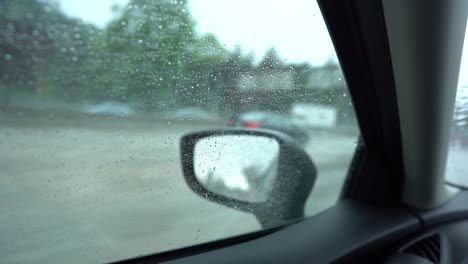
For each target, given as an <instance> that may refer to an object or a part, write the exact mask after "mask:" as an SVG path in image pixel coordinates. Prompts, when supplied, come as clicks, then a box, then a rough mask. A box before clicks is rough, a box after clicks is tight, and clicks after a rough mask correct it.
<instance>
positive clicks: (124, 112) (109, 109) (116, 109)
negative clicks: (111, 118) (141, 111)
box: [86, 101, 135, 116]
mask: <svg viewBox="0 0 468 264" xmlns="http://www.w3.org/2000/svg"><path fill="white" fill-rule="evenodd" d="M86 112H88V113H91V114H105V115H115V116H130V115H133V114H134V113H135V111H134V110H133V109H132V108H131V107H130V106H128V105H127V104H125V103H121V102H115V101H107V102H103V103H100V104H97V105H95V106H93V107H90V108H89V109H88V110H87V111H86Z"/></svg>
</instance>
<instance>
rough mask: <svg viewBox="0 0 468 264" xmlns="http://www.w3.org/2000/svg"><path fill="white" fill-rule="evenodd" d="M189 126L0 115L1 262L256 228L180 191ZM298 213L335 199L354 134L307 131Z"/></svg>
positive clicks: (84, 257) (105, 257)
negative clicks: (304, 187)
mask: <svg viewBox="0 0 468 264" xmlns="http://www.w3.org/2000/svg"><path fill="white" fill-rule="evenodd" d="M216 126H217V125H213V124H203V123H197V122H186V123H181V122H171V121H167V122H166V121H158V122H148V120H138V119H135V120H130V119H122V118H83V117H75V116H71V117H69V118H63V117H56V116H53V115H52V116H50V115H47V116H41V115H39V116H36V117H34V118H31V117H25V116H24V115H21V114H20V115H15V116H13V117H12V116H11V115H5V114H2V115H0V168H1V170H0V207H1V208H2V214H1V215H0V256H2V257H1V260H0V262H1V263H102V262H109V261H115V260H119V259H124V258H129V257H134V256H138V255H145V254H149V253H153V252H162V251H167V250H171V249H175V248H181V247H185V246H189V245H193V244H198V243H203V242H208V241H213V240H216V239H220V238H225V237H230V236H234V235H238V234H243V233H247V232H251V231H256V230H259V229H260V226H259V224H258V223H257V221H256V220H255V218H254V217H253V216H252V215H249V214H246V213H243V212H238V211H236V210H233V209H229V208H226V207H223V206H221V205H217V204H214V203H211V202H208V201H206V200H204V199H202V198H200V197H198V196H197V195H195V194H194V193H193V192H192V191H191V190H190V189H189V188H188V186H187V185H186V184H185V182H184V181H183V178H182V171H181V166H180V158H179V138H180V137H181V136H182V135H183V134H185V133H187V132H190V131H194V130H200V129H208V128H213V127H216ZM311 138H312V139H311V141H310V142H309V143H308V145H307V146H305V149H306V150H307V152H308V153H310V155H311V157H312V159H313V161H314V162H315V164H316V166H317V168H318V172H319V175H318V180H317V183H316V186H315V188H314V190H313V192H312V194H311V196H310V198H309V200H308V202H307V205H306V213H307V215H312V214H315V213H317V212H319V211H321V210H323V209H325V208H327V207H329V206H331V205H333V204H334V202H335V201H336V199H337V197H338V194H339V190H340V189H341V186H342V183H343V181H344V177H345V174H346V171H347V168H348V165H349V162H350V159H351V156H352V154H353V151H354V148H355V145H354V144H355V136H350V135H343V134H338V133H330V132H325V131H322V132H320V131H316V132H314V133H313V134H312V135H311Z"/></svg>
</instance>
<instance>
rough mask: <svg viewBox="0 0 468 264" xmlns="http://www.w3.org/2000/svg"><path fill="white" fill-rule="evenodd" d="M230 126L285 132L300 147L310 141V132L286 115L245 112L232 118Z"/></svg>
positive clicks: (229, 121) (228, 123)
mask: <svg viewBox="0 0 468 264" xmlns="http://www.w3.org/2000/svg"><path fill="white" fill-rule="evenodd" d="M227 125H228V126H232V127H244V128H264V129H271V130H276V131H279V132H283V133H285V134H287V135H289V136H290V137H292V138H293V139H294V140H295V141H296V142H297V143H298V144H299V145H303V144H305V143H307V142H308V141H309V133H308V131H307V130H306V129H305V128H303V127H301V126H299V125H298V124H297V123H296V122H295V121H294V120H293V119H292V118H291V117H289V116H288V115H285V114H280V113H273V112H266V111H253V112H245V113H242V114H240V115H239V116H232V117H231V118H230V119H229V120H228V122H227Z"/></svg>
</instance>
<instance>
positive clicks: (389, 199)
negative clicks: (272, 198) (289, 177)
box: [117, 0, 468, 264]
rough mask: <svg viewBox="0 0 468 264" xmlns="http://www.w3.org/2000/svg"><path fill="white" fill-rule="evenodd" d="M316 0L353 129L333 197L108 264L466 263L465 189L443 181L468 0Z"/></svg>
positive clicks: (467, 197) (467, 212) (467, 221)
mask: <svg viewBox="0 0 468 264" xmlns="http://www.w3.org/2000/svg"><path fill="white" fill-rule="evenodd" d="M318 2H319V6H320V8H321V11H322V13H323V16H324V18H325V21H326V24H327V27H328V30H329V32H330V34H331V38H332V40H333V43H334V46H335V48H336V51H337V55H338V58H339V61H340V64H341V66H342V69H343V72H344V75H345V78H346V81H347V84H348V87H349V90H350V95H351V97H352V101H353V104H354V107H355V111H356V115H357V119H358V122H359V126H360V131H361V138H360V140H359V143H358V144H359V145H358V148H357V150H356V153H355V156H354V158H353V160H352V165H351V168H350V170H349V172H348V177H347V181H346V183H345V187H344V189H343V190H342V193H341V199H340V200H339V202H338V203H337V204H336V205H335V206H333V207H331V208H329V209H327V210H325V211H323V212H321V213H319V214H318V215H316V216H313V217H310V218H306V219H303V220H298V221H296V223H294V224H291V225H287V226H284V227H276V228H272V229H267V230H264V231H260V232H257V233H252V234H248V235H242V236H237V237H233V238H228V239H223V240H219V241H214V242H210V243H205V244H201V245H196V246H192V247H187V248H183V249H178V250H174V251H168V252H164V253H159V254H154V255H148V256H143V257H139V258H134V259H128V260H124V261H121V262H117V263H157V262H164V261H170V263H415V264H416V263H468V251H467V250H466V248H467V245H468V207H467V204H468V194H467V192H466V191H465V190H464V189H463V188H460V187H457V186H449V185H447V184H446V183H445V180H444V172H445V165H446V160H447V152H448V144H449V134H450V122H451V118H452V113H453V105H454V100H455V93H456V87H457V80H458V74H459V68H460V60H461V59H460V58H461V55H462V48H463V40H464V35H465V28H466V22H467V15H468V1H464V0H447V1H438V0H355V1H339V0H319V1H318ZM309 169H312V168H309ZM215 198H216V197H214V198H213V197H211V200H212V201H215V202H219V199H218V200H216V199H215ZM208 199H209V200H210V198H208ZM296 216H297V215H296Z"/></svg>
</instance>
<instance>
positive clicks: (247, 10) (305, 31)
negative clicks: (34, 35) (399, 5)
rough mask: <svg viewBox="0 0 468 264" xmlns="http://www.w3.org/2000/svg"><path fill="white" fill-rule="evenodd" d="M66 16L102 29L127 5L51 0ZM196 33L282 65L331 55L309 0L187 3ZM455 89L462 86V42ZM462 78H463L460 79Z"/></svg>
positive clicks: (121, 0) (108, 0) (465, 81)
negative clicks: (270, 52) (273, 54)
mask: <svg viewBox="0 0 468 264" xmlns="http://www.w3.org/2000/svg"><path fill="white" fill-rule="evenodd" d="M56 1H57V2H58V4H59V6H60V7H61V9H62V10H63V11H64V12H65V13H66V14H68V15H69V16H72V17H75V18H80V19H82V20H83V21H85V22H88V23H92V24H95V25H97V26H99V27H105V25H106V24H107V23H108V22H110V21H111V20H112V19H113V18H114V15H115V14H113V12H112V10H111V7H112V6H113V5H114V4H118V5H120V6H125V4H127V3H128V0H56ZM90 7H92V8H90ZM189 9H190V12H191V14H192V17H193V18H194V20H195V22H196V24H197V29H196V30H197V32H198V33H199V34H204V33H214V34H215V35H216V36H217V37H218V39H219V40H220V42H221V43H222V44H224V45H225V47H226V48H227V49H231V50H232V49H234V47H235V45H237V44H238V45H240V47H241V48H242V50H243V51H244V52H245V53H248V52H251V51H252V52H253V53H254V54H255V58H256V60H257V61H258V60H259V59H261V57H262V56H263V55H264V54H265V51H266V50H267V49H269V48H270V47H275V48H276V50H277V51H278V54H279V55H280V57H282V58H283V59H285V60H286V61H288V62H299V63H300V62H309V63H311V64H313V65H321V64H323V63H325V62H326V61H327V60H329V59H330V58H332V59H334V60H336V54H335V51H334V48H333V45H332V42H331V40H330V36H329V34H328V31H327V28H326V26H325V23H324V21H323V17H322V15H321V13H320V10H319V7H318V5H317V3H316V1H313V0H287V1H286V0H189ZM464 50H465V51H466V52H464V55H463V56H462V64H461V70H460V73H461V74H460V81H459V85H468V39H466V41H465V48H464ZM465 73H466V74H465Z"/></svg>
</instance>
